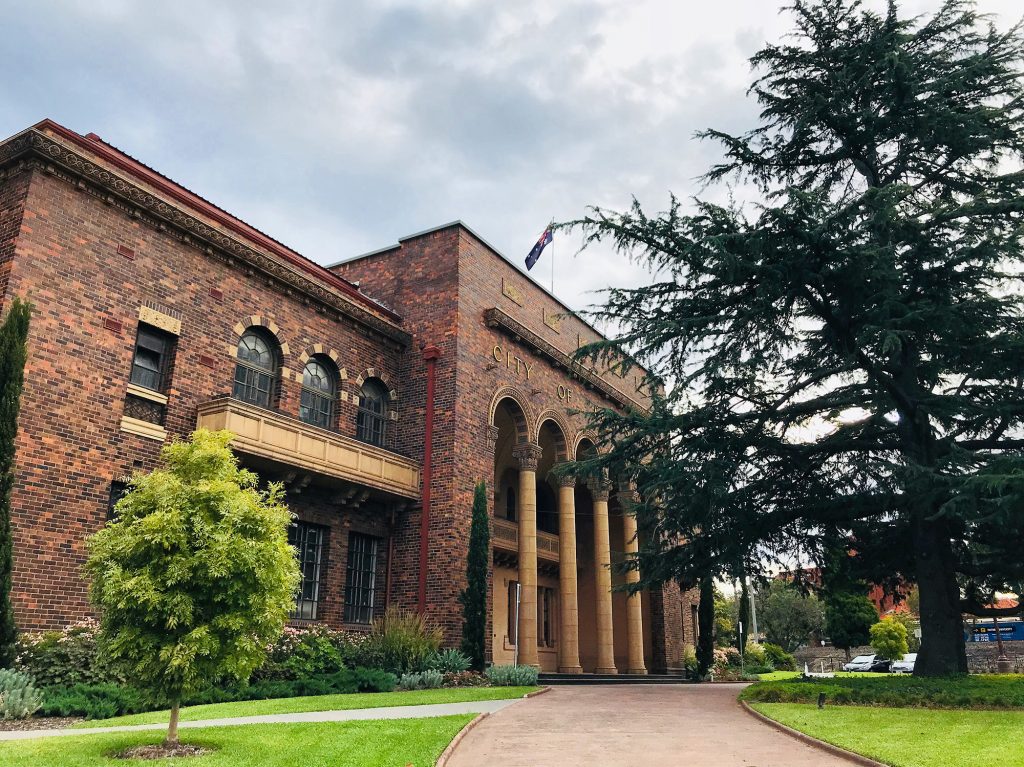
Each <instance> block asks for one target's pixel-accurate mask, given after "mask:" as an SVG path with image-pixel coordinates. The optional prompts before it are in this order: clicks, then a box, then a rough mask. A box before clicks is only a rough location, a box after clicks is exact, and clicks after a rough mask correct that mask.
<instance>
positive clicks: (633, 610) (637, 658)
mask: <svg viewBox="0 0 1024 767" xmlns="http://www.w3.org/2000/svg"><path fill="white" fill-rule="evenodd" d="M636 501H637V497H636V492H634V491H631V490H630V491H624V492H621V493H619V503H620V504H621V506H622V536H623V540H624V541H625V550H626V558H627V559H629V558H632V557H635V556H636V553H637V551H638V550H639V548H640V547H639V541H638V540H637V537H636V517H635V516H634V514H633V510H634V506H635V504H636ZM639 582H640V572H639V571H638V570H627V571H626V584H627V585H630V586H632V585H633V584H636V583H639ZM626 642H627V646H628V648H629V650H628V652H629V667H628V668H627V670H626V673H627V674H646V673H647V666H645V665H644V613H643V607H642V604H641V602H640V593H639V592H637V593H636V594H630V595H628V596H627V597H626Z"/></svg>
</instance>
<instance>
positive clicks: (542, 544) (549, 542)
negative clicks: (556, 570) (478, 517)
mask: <svg viewBox="0 0 1024 767" xmlns="http://www.w3.org/2000/svg"><path fill="white" fill-rule="evenodd" d="M494 548H496V549H502V550H503V551H510V552H515V553H518V552H519V525H518V524H516V523H515V522H509V521H508V520H507V519H497V518H495V519H494ZM537 559H546V560H547V561H549V562H557V561H558V536H557V535H552V534H551V533H542V532H541V531H540V530H538V531H537Z"/></svg>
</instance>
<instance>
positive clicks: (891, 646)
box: [871, 617, 910, 660]
mask: <svg viewBox="0 0 1024 767" xmlns="http://www.w3.org/2000/svg"><path fill="white" fill-rule="evenodd" d="M871 647H872V649H873V650H874V651H875V652H876V653H877V654H878V656H879V657H881V658H885V659H886V660H899V659H900V658H902V657H903V656H904V655H906V654H907V653H908V652H909V651H910V650H909V647H908V645H907V627H906V626H904V625H903V624H902V623H900V622H899V621H898V620H895V619H894V618H892V617H889V618H883V619H882V620H880V621H879V622H878V623H876V624H875V625H874V626H872V627H871Z"/></svg>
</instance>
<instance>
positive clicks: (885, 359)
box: [576, 0, 1024, 675]
mask: <svg viewBox="0 0 1024 767" xmlns="http://www.w3.org/2000/svg"><path fill="white" fill-rule="evenodd" d="M789 11H790V13H791V14H792V17H793V19H794V20H795V30H794V34H793V35H792V36H791V37H790V38H788V39H787V41H786V42H785V43H784V44H778V45H769V46H768V47H766V48H765V49H763V50H762V51H760V52H759V53H757V54H756V55H755V56H754V57H753V59H752V63H753V65H754V67H755V70H756V71H757V72H758V73H759V76H758V79H756V81H755V82H754V84H753V86H752V87H751V93H752V95H753V96H754V97H755V98H756V99H757V100H758V102H759V103H760V105H761V108H762V111H761V123H760V125H759V126H758V127H756V128H755V129H753V130H751V131H750V132H749V133H746V134H743V135H738V136H734V135H729V134H726V133H722V132H718V131H708V132H706V133H704V134H702V135H703V137H705V138H709V139H712V140H715V141H718V142H721V144H722V145H723V146H724V150H725V158H726V159H725V160H724V161H723V162H722V163H721V164H720V165H717V166H715V167H714V168H712V169H711V171H710V172H709V173H708V176H707V181H708V182H712V183H713V182H723V181H731V182H733V183H737V184H739V186H737V187H736V188H735V189H734V196H736V197H742V196H743V195H745V194H747V193H749V196H750V199H751V200H752V202H751V203H750V204H745V205H741V204H730V205H717V204H713V203H711V202H708V201H705V200H695V201H694V202H693V204H692V207H688V208H687V209H686V210H684V209H683V207H682V206H681V205H680V204H679V203H678V202H677V201H676V200H673V201H672V205H671V206H670V209H669V210H668V211H667V212H665V213H659V214H657V215H650V216H649V215H647V214H645V212H644V211H643V209H642V208H641V206H640V205H639V204H638V203H634V205H633V207H632V208H631V209H630V210H629V211H627V212H625V213H615V212H611V211H603V210H594V211H592V212H591V213H590V214H588V216H587V217H586V218H585V219H584V220H582V221H580V222H576V223H577V225H580V226H582V227H583V228H584V231H585V233H586V237H587V240H588V242H593V241H600V240H607V241H610V242H612V243H614V245H615V246H617V247H618V248H619V249H620V250H622V251H623V252H626V253H629V254H631V255H632V256H634V257H636V258H638V259H640V260H642V261H643V262H645V263H646V264H647V265H649V266H650V267H653V269H654V270H655V273H656V274H657V277H656V282H655V283H654V284H652V285H649V286H646V287H643V288H640V289H637V290H628V289H616V290H611V291H610V292H609V294H608V296H607V303H606V305H605V306H604V307H603V308H602V309H601V310H600V311H598V312H596V315H597V316H598V318H599V319H604V320H608V321H610V322H612V323H615V324H616V325H617V326H618V327H619V328H621V334H620V337H619V338H618V339H617V340H616V341H614V342H611V343H609V344H603V345H599V346H598V347H595V348H591V349H590V350H589V351H591V352H593V353H603V354H607V355H609V358H610V359H612V360H622V359H626V357H625V356H624V355H621V354H620V352H622V351H627V352H629V353H630V354H632V355H634V358H635V359H638V360H640V361H641V362H643V363H645V364H646V365H648V366H649V368H650V369H651V370H652V371H653V372H652V374H651V375H652V380H651V383H652V384H653V383H656V382H657V381H664V383H665V385H666V389H665V393H664V394H663V395H659V394H656V396H655V401H654V405H653V408H652V410H651V412H650V413H649V414H643V413H630V414H627V415H619V414H616V413H614V412H612V411H610V410H609V411H604V412H601V413H598V414H596V415H595V417H594V425H595V427H596V428H597V429H599V431H600V432H601V436H602V437H604V438H606V439H607V440H609V443H610V444H611V446H612V449H611V451H610V452H609V453H608V454H607V455H606V456H604V457H603V458H599V459H597V460H596V461H594V462H593V463H595V464H602V467H603V468H607V469H609V470H611V471H612V472H616V473H621V472H624V471H625V472H629V473H631V474H632V475H633V476H635V478H636V481H637V485H638V489H639V490H640V491H641V493H642V494H643V495H644V496H645V498H646V502H645V503H644V504H642V505H641V506H640V507H639V509H638V511H639V513H640V515H641V518H642V520H643V521H644V522H645V523H646V524H647V525H649V526H651V527H652V528H653V529H655V530H657V531H658V533H659V534H657V535H652V536H651V537H650V540H651V541H653V546H652V547H651V548H649V549H648V550H647V551H646V552H645V553H644V554H642V555H641V558H640V560H641V561H640V562H639V563H634V564H641V565H642V569H641V574H642V575H643V576H644V577H645V578H647V579H648V580H659V579H666V578H672V577H679V576H681V575H683V576H690V577H692V575H693V574H694V573H700V572H701V571H703V570H712V571H718V570H719V569H720V568H721V567H722V566H723V563H727V562H731V561H737V559H739V558H741V557H744V556H746V555H747V554H748V553H750V552H754V551H756V552H759V553H760V555H761V556H760V557H754V559H755V560H757V561H759V562H761V564H762V566H763V563H764V562H765V558H767V557H771V556H772V555H774V556H775V557H777V558H778V559H780V560H782V561H784V562H786V563H787V564H790V565H791V564H792V563H793V561H794V559H796V558H799V559H801V560H803V561H805V562H806V561H807V559H808V558H818V559H819V560H820V559H821V558H822V556H823V554H824V550H825V548H826V547H827V542H828V541H834V540H843V541H848V542H849V544H850V547H851V549H852V550H853V551H854V552H855V557H854V560H855V561H854V565H855V566H856V567H857V568H858V573H857V575H858V577H861V578H864V579H868V580H873V581H876V582H880V581H881V580H882V579H884V578H893V577H897V576H899V577H903V578H904V579H906V580H907V581H910V582H916V583H917V584H918V585H919V588H920V600H921V625H922V633H923V642H922V647H921V652H920V654H919V655H918V659H917V666H916V671H915V673H917V674H921V675H936V674H946V673H954V672H964V671H966V657H965V646H964V637H963V633H962V620H961V614H962V611H963V610H965V609H970V610H972V611H974V612H982V613H984V612H986V611H987V610H986V608H985V607H984V606H985V605H986V604H988V603H989V602H990V600H991V598H992V596H993V593H994V592H995V591H997V590H1009V591H1019V590H1020V588H1021V585H1022V580H1024V557H1021V555H1020V552H1021V550H1022V548H1024V546H1022V544H1024V460H1022V454H1021V451H1022V449H1024V429H1022V426H1024V291H1022V288H1024V285H1022V284H1021V283H1022V279H1021V276H1022V270H1024V258H1022V252H1021V234H1022V224H1024V173H1022V171H1021V167H1022V162H1021V161H1022V157H1024V89H1022V87H1021V64H1022V58H1024V43H1022V36H1021V33H1020V29H1019V28H1016V27H1015V28H1013V29H1011V30H1010V31H1008V32H1000V31H998V30H997V29H996V28H995V27H994V26H991V25H990V24H989V20H987V19H985V18H984V17H980V16H978V15H977V14H976V13H975V9H974V6H973V4H972V3H971V2H968V1H967V0H947V1H946V2H944V3H943V4H942V6H941V8H939V10H937V11H936V12H935V13H934V14H933V15H931V16H929V17H919V18H914V19H907V18H903V17H901V15H900V13H899V9H898V8H897V6H896V4H895V3H890V4H889V6H888V9H887V10H886V12H884V13H877V12H873V11H871V10H869V9H868V8H866V7H864V6H862V5H861V3H859V2H854V1H853V0H816V1H814V2H812V1H810V0H807V1H803V0H798V1H797V2H794V3H793V4H792V5H791V6H790V8H789ZM652 390H654V391H657V387H656V386H652ZM591 468H592V469H593V468H596V466H592V467H591ZM678 541H686V544H685V545H678V544H677V543H676V542H678ZM989 612H990V611H989Z"/></svg>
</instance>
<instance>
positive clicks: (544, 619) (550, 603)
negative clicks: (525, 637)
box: [537, 587, 555, 647]
mask: <svg viewBox="0 0 1024 767" xmlns="http://www.w3.org/2000/svg"><path fill="white" fill-rule="evenodd" d="M537 626H538V628H539V629H540V631H539V632H538V637H537V640H538V644H541V645H543V646H544V647H554V646H555V590H554V589H551V588H547V587H541V588H538V589H537Z"/></svg>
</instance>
